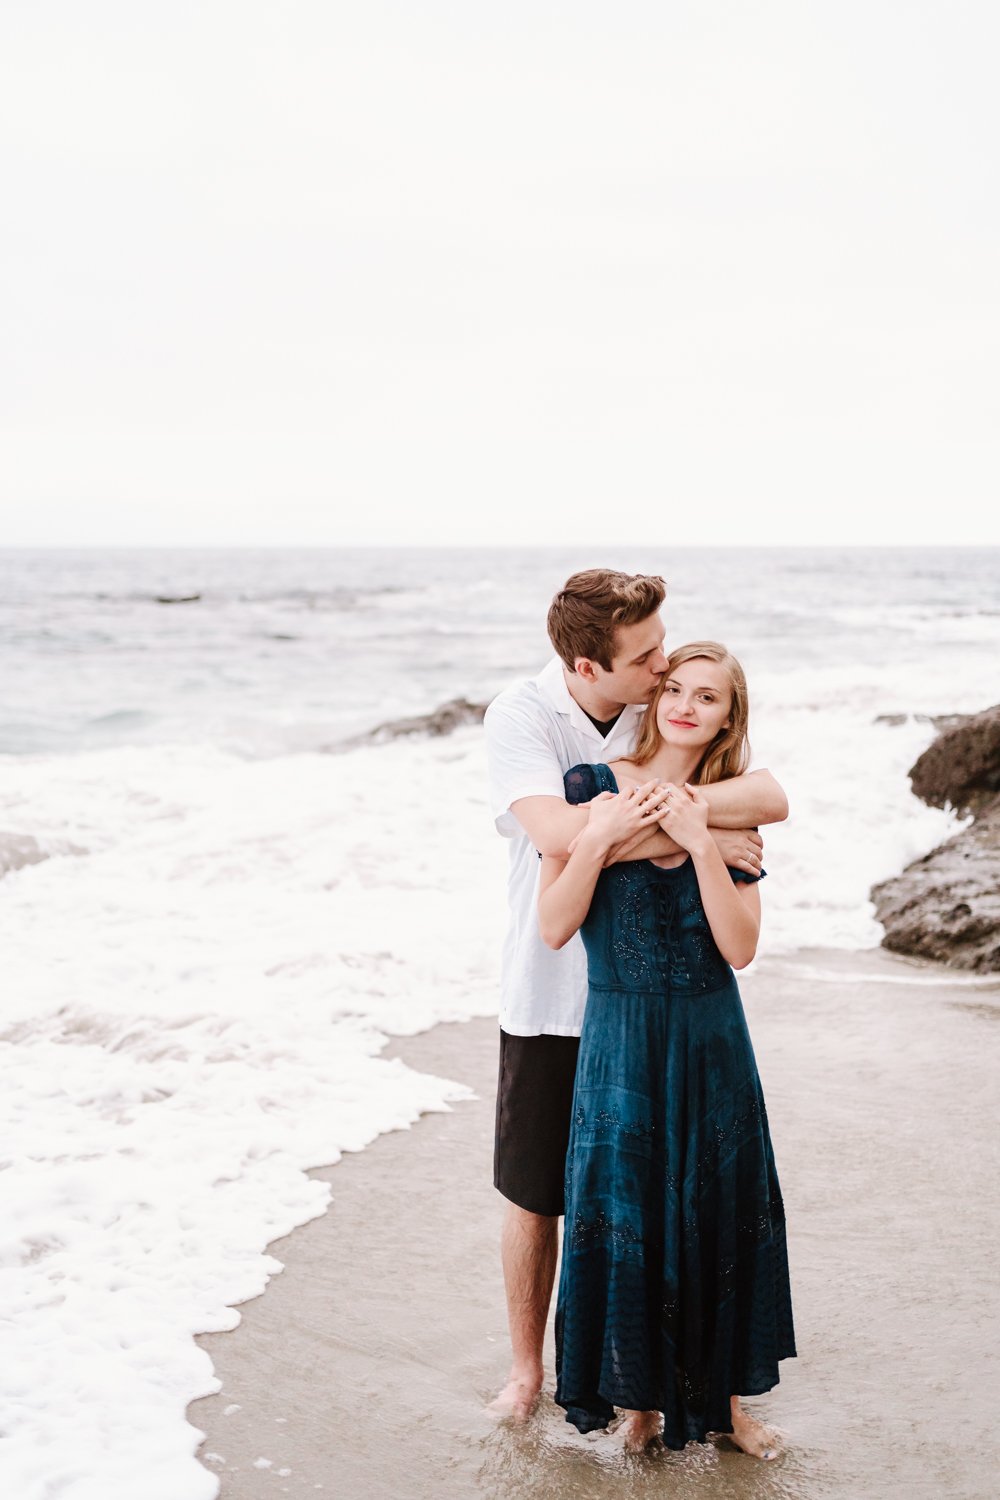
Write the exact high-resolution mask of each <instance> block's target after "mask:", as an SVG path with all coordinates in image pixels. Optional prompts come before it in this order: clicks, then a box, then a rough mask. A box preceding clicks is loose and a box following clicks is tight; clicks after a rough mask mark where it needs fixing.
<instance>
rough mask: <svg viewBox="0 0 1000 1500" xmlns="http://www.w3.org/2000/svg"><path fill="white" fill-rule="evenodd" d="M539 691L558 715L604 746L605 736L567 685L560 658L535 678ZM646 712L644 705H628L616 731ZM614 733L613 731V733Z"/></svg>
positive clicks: (623, 711) (554, 658)
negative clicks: (565, 717)
mask: <svg viewBox="0 0 1000 1500" xmlns="http://www.w3.org/2000/svg"><path fill="white" fill-rule="evenodd" d="M535 682H536V683H537V684H538V691H539V692H540V693H541V694H542V696H543V697H544V698H547V699H548V701H549V702H550V703H551V704H552V707H553V708H554V709H555V711H556V713H557V714H565V715H567V716H568V718H569V721H570V723H571V724H572V725H573V726H574V728H576V729H582V730H583V731H584V732H585V733H586V732H588V731H589V732H590V734H591V735H592V736H593V737H594V738H596V739H597V740H599V741H600V743H601V744H602V745H603V744H604V736H603V735H602V734H601V731H600V730H599V729H598V728H597V727H596V725H595V724H594V722H593V720H592V719H589V718H588V717H587V715H586V714H585V713H584V711H583V709H582V708H581V707H580V705H579V703H577V701H576V699H575V698H574V697H573V694H572V693H571V692H570V690H569V688H568V687H567V685H566V674H565V671H564V670H563V664H562V662H561V661H560V660H559V658H558V656H556V657H553V659H552V661H550V662H549V664H548V666H547V667H543V668H542V670H541V671H540V672H539V674H538V676H537V677H536V678H535ZM644 712H645V704H644V703H626V705H625V707H624V708H623V709H622V711H621V716H620V718H619V720H618V723H617V724H616V725H615V729H619V728H622V727H624V726H625V725H626V724H628V723H630V722H632V721H634V720H636V719H637V718H638V717H639V715H640V714H642V713H644ZM612 732H613V731H612Z"/></svg>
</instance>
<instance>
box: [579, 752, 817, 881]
mask: <svg viewBox="0 0 1000 1500" xmlns="http://www.w3.org/2000/svg"><path fill="white" fill-rule="evenodd" d="M698 791H699V793H700V795H701V796H703V797H704V799H705V801H706V802H707V803H708V820H709V831H710V833H711V834H712V837H713V838H714V839H715V842H716V844H717V845H718V848H719V853H720V854H721V855H722V858H723V860H724V862H725V863H726V864H727V865H731V866H732V867H733V868H734V869H738V870H743V871H744V872H745V873H746V874H748V875H756V874H758V873H759V871H760V854H759V851H760V850H761V849H763V847H764V843H763V840H762V839H761V837H760V835H759V834H757V833H756V832H755V829H756V828H757V826H758V824H761V823H763V824H768V823H781V822H783V821H784V820H785V818H787V817H788V798H787V797H786V796H785V794H784V792H783V791H782V789H781V787H780V786H779V785H778V783H777V782H776V781H775V779H774V777H773V776H772V775H771V773H770V771H749V772H747V773H746V774H745V775H743V776H733V777H731V778H730V779H729V780H728V781H713V782H712V783H711V784H710V785H709V786H703V787H699V788H698ZM676 852H677V845H676V844H675V843H674V841H673V839H671V838H670V836H669V834H666V833H663V832H662V830H660V829H657V830H655V831H653V832H651V833H644V834H639V835H637V836H636V837H635V838H633V839H630V840H628V841H627V842H626V843H624V844H621V845H619V846H618V848H617V849H613V850H612V851H611V853H612V858H611V860H610V861H609V863H612V864H616V863H618V862H620V861H621V860H632V859H662V858H663V857H664V855H666V854H674V853H676Z"/></svg>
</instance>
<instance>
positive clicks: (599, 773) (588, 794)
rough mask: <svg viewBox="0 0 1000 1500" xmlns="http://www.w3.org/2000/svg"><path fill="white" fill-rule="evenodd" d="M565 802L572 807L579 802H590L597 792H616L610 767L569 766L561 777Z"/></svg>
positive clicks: (616, 788)
mask: <svg viewBox="0 0 1000 1500" xmlns="http://www.w3.org/2000/svg"><path fill="white" fill-rule="evenodd" d="M563 785H564V786H565V788H566V801H567V802H571V803H573V804H574V806H576V805H578V804H579V803H581V802H592V801H593V799H594V798H595V797H596V796H597V794H598V793H599V792H617V790H618V787H617V784H616V782H615V778H614V773H613V772H612V770H611V768H610V766H605V765H596V766H591V765H579V766H571V767H570V769H569V770H568V771H567V772H566V775H565V776H564V777H563Z"/></svg>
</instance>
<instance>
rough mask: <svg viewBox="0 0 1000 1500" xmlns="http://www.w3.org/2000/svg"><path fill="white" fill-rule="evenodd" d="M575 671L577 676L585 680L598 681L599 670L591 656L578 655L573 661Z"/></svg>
mask: <svg viewBox="0 0 1000 1500" xmlns="http://www.w3.org/2000/svg"><path fill="white" fill-rule="evenodd" d="M573 671H574V672H575V673H576V675H577V677H582V678H583V680H584V682H596V681H597V672H596V670H595V668H594V663H593V662H592V661H591V659H590V657H589V656H578V657H576V658H575V660H574V662H573Z"/></svg>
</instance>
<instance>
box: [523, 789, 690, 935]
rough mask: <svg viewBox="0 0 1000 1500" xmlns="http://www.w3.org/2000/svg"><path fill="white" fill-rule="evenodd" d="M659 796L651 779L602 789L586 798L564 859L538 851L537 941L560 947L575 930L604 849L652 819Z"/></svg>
mask: <svg viewBox="0 0 1000 1500" xmlns="http://www.w3.org/2000/svg"><path fill="white" fill-rule="evenodd" d="M662 799H663V787H662V785H661V784H660V783H659V782H655V781H648V782H646V783H645V784H644V785H643V786H640V787H633V788H629V789H628V790H627V791H624V792H620V793H619V794H618V795H617V796H616V795H615V794H614V793H612V792H601V794H600V796H598V797H595V798H594V799H593V801H592V802H591V803H590V804H589V805H590V817H589V819H588V821H587V825H586V827H585V828H584V829H583V830H582V832H581V833H580V834H579V835H578V837H577V839H576V841H575V842H574V845H573V851H572V853H571V854H570V856H569V859H566V860H563V859H558V858H556V857H555V856H554V855H550V854H546V855H543V856H542V872H541V878H540V883H539V888H538V927H539V931H540V932H541V935H542V941H543V942H544V943H545V944H546V945H547V946H548V947H549V948H562V947H564V946H565V945H566V943H568V942H569V940H570V938H571V937H572V936H573V934H574V932H578V931H579V930H580V928H581V927H582V925H583V922H584V919H585V918H586V915H587V913H588V911H589V910H590V902H591V899H592V897H593V894H594V887H595V886H596V884H597V877H598V876H599V875H600V873H601V870H602V869H603V867H604V861H605V860H606V858H607V855H608V850H609V849H610V848H611V847H612V845H614V844H616V843H620V842H621V840H622V839H624V838H628V837H629V835H630V834H632V833H635V832H636V831H637V830H638V829H640V828H641V827H642V826H643V824H644V823H652V824H655V821H656V819H657V817H658V816H659V812H660V804H661V802H662Z"/></svg>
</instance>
